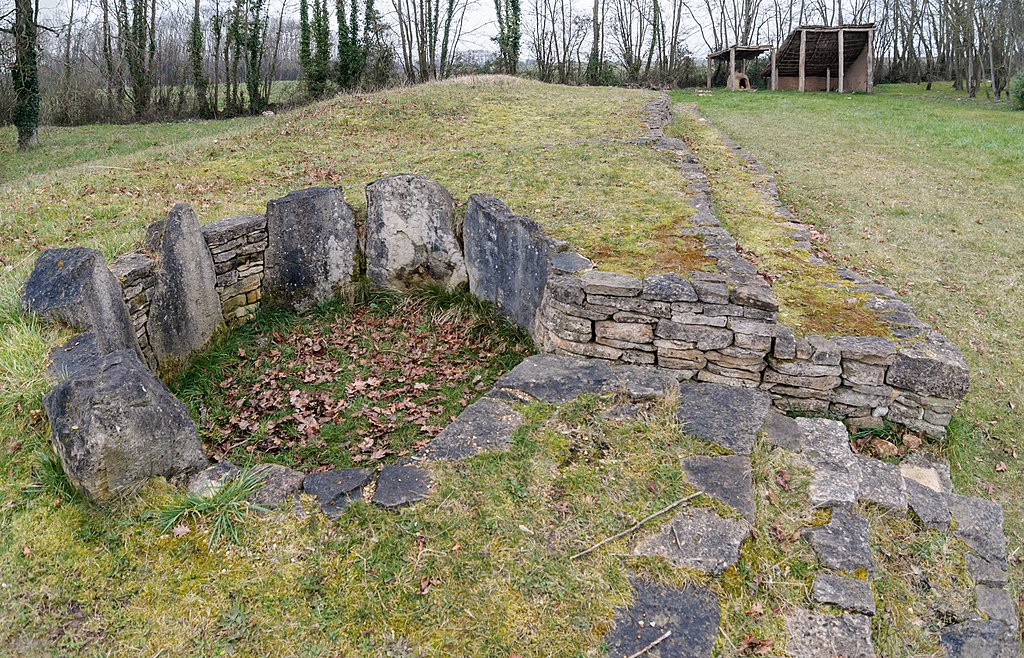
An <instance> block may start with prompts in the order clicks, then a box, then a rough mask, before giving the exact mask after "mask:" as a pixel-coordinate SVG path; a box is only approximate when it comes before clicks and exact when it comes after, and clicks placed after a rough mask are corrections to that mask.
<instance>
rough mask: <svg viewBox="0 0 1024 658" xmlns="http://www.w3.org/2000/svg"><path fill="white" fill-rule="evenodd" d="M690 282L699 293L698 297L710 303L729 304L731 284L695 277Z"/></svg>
mask: <svg viewBox="0 0 1024 658" xmlns="http://www.w3.org/2000/svg"><path fill="white" fill-rule="evenodd" d="M690 284H691V285H692V286H693V289H694V291H695V292H696V293H697V299H699V300H700V301H702V302H706V303H708V304H728V303H729V286H727V285H726V284H725V282H724V281H706V280H701V279H698V278H696V277H695V278H694V279H693V280H692V281H691V282H690Z"/></svg>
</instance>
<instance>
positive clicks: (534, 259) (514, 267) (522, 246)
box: [462, 194, 556, 332]
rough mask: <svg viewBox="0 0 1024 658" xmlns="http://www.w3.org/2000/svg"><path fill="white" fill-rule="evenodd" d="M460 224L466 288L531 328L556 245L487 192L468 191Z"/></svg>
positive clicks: (541, 231) (531, 223)
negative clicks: (464, 212)
mask: <svg viewBox="0 0 1024 658" xmlns="http://www.w3.org/2000/svg"><path fill="white" fill-rule="evenodd" d="M462 230H463V235H462V238H463V243H464V245H465V255H466V272H467V274H468V276H469V291H470V292H471V293H473V294H474V295H475V296H477V297H479V298H480V299H485V300H487V301H489V302H493V303H494V304H495V305H496V306H497V307H498V310H499V311H501V313H502V315H504V316H505V317H506V318H508V319H509V320H511V321H512V322H515V323H516V324H517V325H519V326H520V327H522V328H523V329H525V330H527V331H529V332H533V331H534V320H535V319H536V316H537V309H538V308H539V307H540V302H541V297H542V296H543V294H544V286H545V284H546V283H547V280H548V275H549V274H550V272H551V256H552V255H553V254H554V253H555V251H556V250H555V243H554V241H553V240H552V239H551V238H549V237H548V236H547V235H545V234H544V231H543V230H542V229H541V227H540V225H539V224H538V223H537V222H536V221H534V220H533V219H531V218H529V217H522V216H518V215H515V214H514V213H513V212H512V211H511V210H510V209H509V207H508V206H506V205H505V204H504V203H502V202H501V201H500V200H498V199H497V198H495V197H493V196H490V195H487V194H474V195H472V196H470V197H469V201H468V202H467V204H466V220H465V222H464V224H463V229H462Z"/></svg>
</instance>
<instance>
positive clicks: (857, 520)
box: [803, 507, 875, 573]
mask: <svg viewBox="0 0 1024 658" xmlns="http://www.w3.org/2000/svg"><path fill="white" fill-rule="evenodd" d="M868 530H869V526H868V520H867V519H866V518H864V517H863V516H861V515H859V514H857V513H855V512H854V511H852V510H851V509H849V508H846V507H836V508H833V509H832V518H831V519H830V520H829V522H828V523H827V524H826V525H823V526H819V527H817V528H810V529H808V530H805V531H804V532H803V535H804V536H805V537H807V539H808V540H809V541H810V542H811V548H813V549H814V553H815V554H816V555H817V556H818V561H819V562H821V564H822V566H824V567H826V568H828V569H833V570H835V571H845V572H847V573H853V572H855V571H857V570H858V569H864V570H865V571H867V572H868V573H873V572H874V570H875V563H874V562H873V561H872V559H871V541H870V536H869V534H868Z"/></svg>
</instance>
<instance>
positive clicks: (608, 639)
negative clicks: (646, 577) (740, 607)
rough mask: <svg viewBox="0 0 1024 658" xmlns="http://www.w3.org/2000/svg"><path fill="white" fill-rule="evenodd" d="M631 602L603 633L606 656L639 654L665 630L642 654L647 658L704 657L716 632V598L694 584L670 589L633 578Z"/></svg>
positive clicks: (712, 642) (709, 652)
mask: <svg viewBox="0 0 1024 658" xmlns="http://www.w3.org/2000/svg"><path fill="white" fill-rule="evenodd" d="M633 588H634V590H635V595H634V598H633V604H632V605H631V606H630V607H629V608H627V609H625V610H620V611H618V612H617V613H616V615H615V619H614V621H613V622H612V629H611V630H610V631H609V632H608V635H606V636H605V638H604V641H605V644H607V645H608V656H609V658H627V657H628V656H635V655H639V653H640V652H643V651H644V649H646V648H647V647H649V646H650V645H651V644H652V643H653V642H655V641H656V640H657V639H658V638H660V637H662V636H663V635H664V634H665V633H670V634H669V636H668V637H666V638H665V639H664V640H662V641H661V642H658V644H657V645H655V646H654V647H653V648H651V649H650V650H649V651H646V652H644V655H645V656H650V657H651V658H668V657H669V656H672V657H673V658H706V656H710V655H711V651H712V649H713V648H714V646H715V640H716V638H717V635H718V622H719V616H720V612H719V603H718V597H717V596H716V595H715V594H714V593H712V592H709V591H707V590H705V589H703V588H698V587H694V586H689V587H685V588H683V589H673V588H670V587H666V586H664V585H659V584H657V583H647V582H642V581H638V580H634V581H633Z"/></svg>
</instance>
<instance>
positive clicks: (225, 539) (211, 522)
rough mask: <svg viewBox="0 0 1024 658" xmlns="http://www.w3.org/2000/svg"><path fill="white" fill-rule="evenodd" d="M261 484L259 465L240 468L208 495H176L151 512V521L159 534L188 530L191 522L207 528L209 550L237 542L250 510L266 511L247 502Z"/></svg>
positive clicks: (250, 514)
mask: <svg viewBox="0 0 1024 658" xmlns="http://www.w3.org/2000/svg"><path fill="white" fill-rule="evenodd" d="M263 484H264V480H263V472H262V469H261V468H260V467H254V468H246V469H242V472H241V473H239V474H238V475H237V476H236V477H234V478H232V479H231V480H229V481H228V482H226V483H224V485H223V486H221V487H220V488H219V489H217V490H216V491H215V492H214V493H213V495H211V496H199V495H196V494H193V493H184V494H179V495H178V496H176V497H175V499H174V500H172V501H171V502H168V503H167V504H166V505H164V506H163V507H161V508H159V509H157V510H155V511H154V512H153V521H154V523H155V524H156V527H157V529H158V530H159V531H160V532H162V533H167V532H171V531H173V530H174V529H175V528H177V527H179V526H184V527H185V528H186V529H187V531H191V527H190V524H191V525H192V526H195V527H197V528H198V527H203V528H205V529H207V530H208V532H209V539H208V540H207V546H208V548H209V549H210V550H213V549H214V548H217V547H219V546H221V545H222V544H224V543H230V544H236V545H237V544H239V543H240V542H241V534H242V532H243V530H244V527H245V524H246V522H248V521H249V520H250V519H251V518H252V516H253V513H255V512H266V511H267V509H266V508H264V507H262V506H260V505H257V504H255V503H252V502H250V501H249V499H250V498H251V497H252V496H253V495H254V494H255V493H256V492H257V491H259V490H260V489H261V488H262V487H263Z"/></svg>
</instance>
